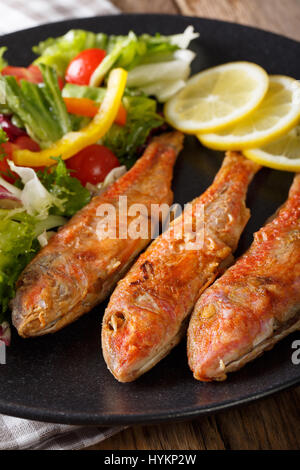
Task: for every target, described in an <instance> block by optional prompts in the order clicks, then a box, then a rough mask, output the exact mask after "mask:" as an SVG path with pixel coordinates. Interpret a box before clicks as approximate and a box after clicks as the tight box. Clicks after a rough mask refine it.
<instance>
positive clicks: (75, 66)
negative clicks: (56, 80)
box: [65, 49, 106, 85]
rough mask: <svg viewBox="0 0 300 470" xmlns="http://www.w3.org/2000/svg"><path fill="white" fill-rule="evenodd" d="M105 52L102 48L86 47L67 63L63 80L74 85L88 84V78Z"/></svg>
mask: <svg viewBox="0 0 300 470" xmlns="http://www.w3.org/2000/svg"><path fill="white" fill-rule="evenodd" d="M105 55H106V52H105V51H104V50H102V49H86V50H84V51H82V52H80V53H79V54H78V55H77V56H76V57H74V59H73V60H71V62H70V63H69V66H68V68H67V71H66V76H65V80H66V82H69V83H75V84H76V85H88V84H89V82H90V78H91V76H92V74H93V72H94V70H96V68H97V67H98V65H99V64H100V63H101V62H102V60H103V59H104V57H105Z"/></svg>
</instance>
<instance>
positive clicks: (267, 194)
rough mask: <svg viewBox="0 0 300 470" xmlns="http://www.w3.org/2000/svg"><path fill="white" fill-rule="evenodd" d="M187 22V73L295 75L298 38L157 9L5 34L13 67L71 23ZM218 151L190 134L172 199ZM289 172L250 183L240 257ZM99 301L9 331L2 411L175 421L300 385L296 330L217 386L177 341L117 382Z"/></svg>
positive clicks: (156, 26) (173, 29)
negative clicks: (27, 329)
mask: <svg viewBox="0 0 300 470" xmlns="http://www.w3.org/2000/svg"><path fill="white" fill-rule="evenodd" d="M189 24H192V25H194V26H195V28H196V30H197V31H199V32H200V33H201V37H200V39H199V40H197V41H194V43H193V46H192V48H193V49H194V50H195V51H196V52H197V54H198V55H197V59H196V60H195V61H194V63H193V72H197V71H199V70H201V69H203V68H205V67H208V66H212V65H216V64H220V63H224V62H228V61H233V60H248V61H254V62H256V63H258V64H260V65H262V66H263V67H265V68H266V70H267V71H268V72H269V73H273V74H274V73H279V74H287V75H291V76H293V77H295V78H299V77H300V62H299V56H300V43H298V42H295V41H292V40H290V39H287V38H284V37H282V36H278V35H275V34H271V33H267V32H264V31H261V30H258V29H254V28H248V27H245V26H239V25H236V24H231V23H225V22H221V21H212V20H206V19H200V18H187V17H181V16H163V15H122V16H109V17H99V18H92V19H83V20H72V21H65V22H61V23H55V24H50V25H44V26H40V27H38V28H33V29H29V30H26V31H20V32H17V33H14V34H9V35H7V36H4V37H2V38H1V40H0V44H1V45H6V46H8V47H9V54H8V59H9V61H10V63H11V64H15V65H24V64H27V63H29V62H30V61H31V60H32V59H33V58H34V57H33V55H32V54H31V47H32V46H33V45H34V44H36V43H37V42H38V41H40V40H42V39H46V38H47V37H49V36H58V35H61V34H63V33H65V32H66V31H68V30H69V29H70V28H85V29H90V30H94V31H104V32H106V33H113V34H127V32H128V31H129V30H130V29H133V30H134V31H136V32H137V33H145V32H148V33H151V34H153V33H155V32H157V31H159V32H161V33H163V34H171V33H177V32H181V31H183V30H184V28H185V27H186V26H188V25H189ZM221 159H222V154H221V153H219V152H213V151H209V150H207V149H205V148H203V147H201V145H200V144H199V143H198V142H197V141H196V139H194V138H188V139H187V140H186V144H185V147H184V151H183V152H182V154H181V156H180V157H179V159H178V162H177V164H176V168H175V176H174V184H173V187H174V191H175V201H177V202H179V203H181V204H183V203H186V202H188V201H190V200H191V199H193V198H194V197H195V196H198V195H199V194H200V193H202V192H203V191H204V190H205V189H206V187H207V186H208V185H209V184H210V183H211V182H212V180H213V178H214V176H215V174H216V172H217V170H218V168H219V166H220V163H221ZM292 176H293V175H292V174H289V173H283V172H277V171H271V170H267V169H264V170H262V171H261V172H260V173H259V174H258V175H257V176H256V177H255V180H254V182H253V183H252V185H251V187H250V189H249V196H248V206H249V207H250V208H251V211H252V214H253V215H252V217H251V219H250V221H249V223H248V225H247V228H246V230H245V232H244V234H243V236H242V238H241V242H240V245H239V250H238V253H241V252H243V251H244V250H245V249H246V248H247V246H249V244H250V243H251V241H252V234H253V232H254V231H255V230H257V229H258V228H259V227H260V226H261V225H262V224H263V223H264V222H265V220H266V219H267V218H268V217H269V216H270V215H271V214H272V213H273V212H274V211H275V210H276V209H277V208H278V206H279V205H280V204H281V203H282V202H283V201H284V200H285V198H286V196H287V193H288V189H289V186H290V184H291V181H292ZM104 308H105V305H104V304H102V305H100V306H99V307H98V308H97V309H96V311H94V312H91V313H90V314H89V315H86V316H85V317H83V318H81V319H80V320H79V321H78V322H76V323H75V324H73V325H71V326H69V327H67V328H65V329H64V330H63V331H60V332H58V333H56V334H55V335H53V336H52V335H51V336H47V337H43V338H38V339H32V340H23V339H21V338H19V337H18V335H17V334H16V333H15V332H13V338H12V346H11V347H10V348H9V349H8V351H7V364H6V365H0V411H1V412H3V413H6V414H10V415H14V416H21V417H25V418H31V419H37V420H41V421H53V422H60V423H70V424H80V423H85V424H119V423H123V424H129V423H137V422H143V423H145V422H158V421H163V420H170V419H182V418H188V417H193V416H199V415H200V414H205V413H211V412H214V411H216V410H220V409H224V408H227V407H230V406H233V405H237V404H241V403H245V402H249V401H251V400H255V399H257V398H260V397H263V396H266V395H269V394H271V393H273V392H276V391H278V390H282V389H284V388H286V387H289V386H291V385H294V384H296V383H297V382H299V381H300V366H296V365H293V364H292V361H291V355H292V352H293V349H292V348H291V345H292V341H293V340H295V339H296V338H299V334H297V333H295V334H293V335H291V336H290V337H288V338H286V339H285V340H284V341H282V342H281V343H280V344H279V345H277V346H276V347H275V348H274V349H273V351H270V352H267V353H265V354H264V356H263V357H262V358H260V359H257V360H256V361H254V362H253V363H251V364H249V365H247V366H246V367H244V369H242V370H241V371H239V372H236V373H234V374H232V375H230V377H229V379H228V380H227V381H226V382H224V383H212V384H203V383H200V382H197V381H195V380H194V379H193V378H192V374H191V372H190V371H189V369H188V366H187V360H186V350H185V344H181V345H179V346H178V347H177V348H175V349H174V350H173V351H172V352H171V354H170V355H169V356H168V357H167V358H166V359H164V360H163V361H161V363H160V364H158V365H157V366H156V367H155V368H154V369H153V370H151V371H150V372H148V373H147V374H145V375H144V376H143V377H141V378H140V379H139V380H137V381H136V382H134V383H131V384H119V383H118V382H117V381H116V380H115V379H114V378H113V377H112V375H111V374H110V373H109V372H108V370H107V369H106V366H105V363H104V360H103V358H102V355H101V344H100V327H101V317H102V314H103V311H104Z"/></svg>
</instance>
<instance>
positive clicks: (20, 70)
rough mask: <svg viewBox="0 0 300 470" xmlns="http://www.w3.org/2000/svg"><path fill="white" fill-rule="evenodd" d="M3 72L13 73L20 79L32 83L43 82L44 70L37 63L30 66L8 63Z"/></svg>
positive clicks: (5, 73)
mask: <svg viewBox="0 0 300 470" xmlns="http://www.w3.org/2000/svg"><path fill="white" fill-rule="evenodd" d="M1 73H2V75H13V76H14V77H16V79H17V80H18V81H20V80H22V79H23V80H27V81H28V82H31V83H41V82H42V81H43V76H42V72H41V71H40V69H39V68H38V67H37V66H36V65H30V66H29V67H28V68H25V67H13V66H11V65H7V66H6V67H4V68H3V69H2V71H1Z"/></svg>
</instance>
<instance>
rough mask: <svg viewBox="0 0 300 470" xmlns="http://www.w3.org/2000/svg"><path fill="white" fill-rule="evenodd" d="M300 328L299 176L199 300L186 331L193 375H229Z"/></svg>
mask: <svg viewBox="0 0 300 470" xmlns="http://www.w3.org/2000/svg"><path fill="white" fill-rule="evenodd" d="M297 329H300V174H298V175H297V176H296V177H295V179H294V182H293V185H292V187H291V189H290V193H289V197H288V200H287V201H286V203H285V204H284V205H283V206H282V207H281V208H280V209H279V211H278V212H277V214H275V216H274V218H273V219H272V220H271V221H269V223H267V224H266V225H265V226H264V227H263V228H261V229H260V230H259V231H258V232H257V233H256V234H255V235H254V241H253V244H252V245H251V247H250V248H249V250H248V251H247V252H246V253H245V254H244V255H243V256H242V257H241V258H240V259H239V260H238V261H237V262H236V263H235V264H234V265H233V266H232V267H231V268H229V269H228V271H227V272H226V273H225V274H224V275H223V276H222V277H221V278H220V279H218V280H217V281H216V282H215V283H214V284H213V285H212V286H211V287H210V288H209V289H207V291H206V292H204V294H203V295H202V296H201V297H200V299H199V300H198V302H197V303H196V306H195V309H194V312H193V314H192V317H191V321H190V325H189V329H188V358H189V365H190V368H191V370H192V371H193V373H194V377H195V378H196V379H198V380H202V381H211V380H224V379H226V376H227V373H228V372H231V371H235V370H237V369H239V368H241V367H242V366H243V365H244V364H246V363H247V362H249V361H252V360H253V359H255V358H256V357H257V356H259V355H261V354H262V353H263V352H264V351H265V350H267V349H270V348H272V347H273V345H274V344H275V343H277V342H278V341H279V340H280V339H281V338H284V337H285V336H286V335H288V334H289V333H291V332H292V331H294V330H297Z"/></svg>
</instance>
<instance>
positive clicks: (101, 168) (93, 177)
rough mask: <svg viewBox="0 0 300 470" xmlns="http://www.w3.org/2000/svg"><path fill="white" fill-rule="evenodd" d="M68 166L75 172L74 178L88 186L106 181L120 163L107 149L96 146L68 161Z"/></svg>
mask: <svg viewBox="0 0 300 470" xmlns="http://www.w3.org/2000/svg"><path fill="white" fill-rule="evenodd" d="M66 165H67V167H68V168H69V169H70V170H74V173H73V176H75V177H76V178H78V179H79V180H80V181H81V183H82V184H83V185H86V183H92V184H98V183H101V182H102V181H104V179H105V177H106V176H107V175H108V173H109V172H110V171H111V170H112V169H113V168H116V167H118V166H120V162H119V160H118V159H117V157H116V156H115V155H114V154H113V153H112V151H111V150H109V149H108V148H107V147H104V146H103V145H97V144H94V145H90V146H89V147H86V148H85V149H83V150H81V152H78V153H77V154H76V155H74V157H72V158H70V159H69V160H67V161H66Z"/></svg>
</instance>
